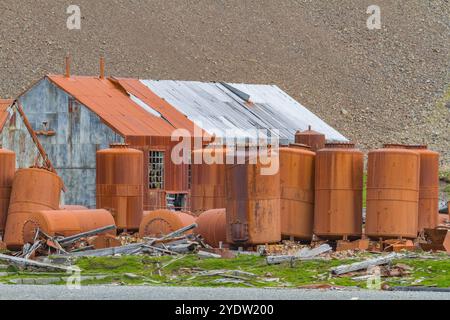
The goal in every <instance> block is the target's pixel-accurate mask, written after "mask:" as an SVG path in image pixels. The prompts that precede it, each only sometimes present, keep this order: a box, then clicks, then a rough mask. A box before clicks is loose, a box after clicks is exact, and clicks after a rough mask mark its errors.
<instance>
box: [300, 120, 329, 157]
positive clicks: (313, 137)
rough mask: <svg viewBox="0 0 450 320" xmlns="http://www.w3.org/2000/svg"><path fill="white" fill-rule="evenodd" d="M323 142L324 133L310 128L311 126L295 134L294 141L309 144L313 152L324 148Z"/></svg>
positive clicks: (324, 140)
mask: <svg viewBox="0 0 450 320" xmlns="http://www.w3.org/2000/svg"><path fill="white" fill-rule="evenodd" d="M325 142H326V139H325V135H324V134H322V133H320V132H317V131H314V130H312V128H311V126H309V128H308V130H306V131H297V133H296V134H295V143H298V144H304V145H307V146H310V147H311V151H313V152H316V151H317V150H320V149H323V148H325Z"/></svg>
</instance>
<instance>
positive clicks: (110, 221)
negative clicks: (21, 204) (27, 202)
mask: <svg viewBox="0 0 450 320" xmlns="http://www.w3.org/2000/svg"><path fill="white" fill-rule="evenodd" d="M110 225H114V218H113V216H112V215H111V213H110V212H108V211H106V210H74V211H71V210H49V211H37V212H34V213H31V214H30V215H29V216H28V217H27V219H26V220H25V222H24V224H23V230H22V232H21V233H20V234H21V236H22V242H24V243H33V241H34V237H35V235H36V231H37V230H38V229H39V230H41V231H43V232H45V233H46V234H48V235H50V236H62V237H69V236H73V235H76V234H79V233H82V232H87V231H91V230H94V229H98V228H102V227H106V226H110ZM104 234H110V235H115V230H111V231H107V232H105V233H104Z"/></svg>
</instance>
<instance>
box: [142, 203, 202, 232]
mask: <svg viewBox="0 0 450 320" xmlns="http://www.w3.org/2000/svg"><path fill="white" fill-rule="evenodd" d="M195 220H196V218H195V217H193V216H191V215H190V214H187V213H184V212H178V211H177V212H175V211H169V210H156V211H146V212H144V217H143V218H142V221H141V225H140V227H139V236H140V237H141V238H144V237H161V236H164V235H166V234H169V233H171V232H173V231H176V230H179V229H181V228H184V227H187V226H190V225H191V224H193V223H195ZM189 233H192V231H190V232H188V233H187V234H189Z"/></svg>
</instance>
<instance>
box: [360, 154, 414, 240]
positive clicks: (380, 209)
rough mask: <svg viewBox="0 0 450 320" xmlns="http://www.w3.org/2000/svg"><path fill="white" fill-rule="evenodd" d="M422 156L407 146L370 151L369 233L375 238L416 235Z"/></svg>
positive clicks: (368, 181)
mask: <svg viewBox="0 0 450 320" xmlns="http://www.w3.org/2000/svg"><path fill="white" fill-rule="evenodd" d="M419 182H420V156H419V154H418V153H417V152H415V151H412V150H406V149H405V148H396V147H389V148H384V149H379V150H374V151H371V152H369V161H368V176H367V216H366V235H367V236H368V237H370V238H373V239H379V238H383V239H389V238H401V237H403V238H416V237H417V230H418V211H419Z"/></svg>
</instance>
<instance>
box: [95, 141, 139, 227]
mask: <svg viewBox="0 0 450 320" xmlns="http://www.w3.org/2000/svg"><path fill="white" fill-rule="evenodd" d="M143 206H144V154H143V152H142V151H139V150H135V149H131V148H128V146H127V145H125V144H112V145H111V148H110V149H105V150H100V151H98V152H97V209H106V210H108V211H110V212H111V213H112V214H113V216H114V220H115V221H116V225H117V228H118V229H119V230H128V231H135V230H138V229H139V224H140V222H141V220H142V212H143Z"/></svg>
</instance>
